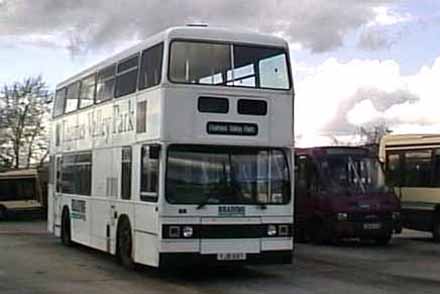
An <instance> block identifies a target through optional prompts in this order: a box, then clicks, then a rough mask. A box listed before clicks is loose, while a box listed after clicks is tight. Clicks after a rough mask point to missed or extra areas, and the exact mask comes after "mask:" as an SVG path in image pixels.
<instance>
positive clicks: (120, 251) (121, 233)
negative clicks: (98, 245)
mask: <svg viewBox="0 0 440 294" xmlns="http://www.w3.org/2000/svg"><path fill="white" fill-rule="evenodd" d="M116 254H117V258H118V261H119V262H120V263H121V264H122V266H124V267H125V268H126V269H129V270H133V269H134V268H135V263H134V261H133V239H132V235H131V226H130V222H129V220H128V219H127V218H122V219H121V221H120V223H119V225H118V232H117V248H116Z"/></svg>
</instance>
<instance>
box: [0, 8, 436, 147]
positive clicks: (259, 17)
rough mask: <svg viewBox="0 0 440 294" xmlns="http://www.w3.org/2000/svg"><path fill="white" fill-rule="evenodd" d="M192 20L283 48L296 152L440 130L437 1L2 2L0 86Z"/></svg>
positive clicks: (60, 72) (72, 68) (55, 77)
mask: <svg viewBox="0 0 440 294" xmlns="http://www.w3.org/2000/svg"><path fill="white" fill-rule="evenodd" d="M190 22H204V23H208V24H209V25H211V26H222V27H232V28H246V29H251V30H255V31H260V32H265V33H270V34H276V35H279V36H283V37H284V38H286V39H287V40H288V41H289V43H290V44H291V51H292V56H293V59H294V60H293V62H294V65H293V68H294V69H293V70H294V78H295V90H296V134H297V136H298V141H299V143H300V144H302V145H311V144H312V145H313V144H325V143H326V140H329V138H331V137H332V136H340V137H343V136H346V135H349V134H352V133H354V132H356V131H357V130H358V129H359V127H361V126H364V127H371V126H374V125H378V124H386V125H388V126H389V127H390V128H391V129H392V130H393V131H395V132H398V133H406V132H411V133H413V132H440V110H439V106H440V103H439V102H438V100H440V1H436V0H413V1H392V0H252V1H251V0H221V1H220V0H210V1H206V0H186V1H185V0H120V1H116V0H115V1H108V0H0V84H3V83H5V82H6V83H7V82H12V81H14V80H17V79H18V80H19V79H22V78H23V77H24V76H26V75H31V74H42V75H43V77H44V78H45V79H46V80H47V81H48V83H49V85H50V86H52V87H54V86H55V84H56V83H57V82H59V81H61V80H63V79H64V78H66V77H68V76H70V75H72V74H74V73H76V72H78V71H80V70H81V69H83V68H84V67H86V66H89V65H91V64H93V63H96V62H97V61H99V60H101V59H104V58H106V57H108V56H110V55H112V54H114V53H116V52H117V51H120V50H122V49H124V48H127V47H129V46H131V45H133V44H135V43H136V42H139V40H142V39H144V38H145V37H147V36H149V35H151V34H153V33H156V32H158V31H160V30H162V29H164V28H167V27H169V26H174V25H182V24H186V23H190Z"/></svg>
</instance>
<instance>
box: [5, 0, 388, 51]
mask: <svg viewBox="0 0 440 294" xmlns="http://www.w3.org/2000/svg"><path fill="white" fill-rule="evenodd" d="M394 2H396V0H363V1H353V0H339V1H328V0H295V1H291V0H253V1H249V0H210V1H206V0H191V1H180V0H167V1H162V0H149V1H145V0H131V1H111V3H110V2H109V1H108V0H94V1H84V0H82V1H67V0H66V1H59V0H38V1H35V0H4V1H2V2H0V5H1V7H0V19H1V25H0V36H1V35H3V36H11V35H19V36H24V37H26V36H27V35H29V34H42V35H47V34H52V33H54V32H55V33H57V32H65V33H66V35H65V36H64V40H65V41H67V42H69V45H68V48H70V49H71V50H72V51H73V52H77V51H80V52H81V51H85V50H89V49H97V48H101V47H108V46H115V45H117V44H118V43H119V42H121V41H124V40H126V39H129V40H131V39H132V38H133V36H136V37H139V38H141V39H144V38H145V37H147V36H149V35H151V34H153V33H156V32H158V31H160V30H162V29H164V28H167V27H169V26H173V25H184V24H185V23H188V22H193V21H200V22H206V23H209V24H210V25H212V26H228V27H233V28H247V29H251V30H258V31H261V32H267V33H272V34H279V35H282V36H284V37H286V38H288V39H289V40H290V41H291V43H296V44H300V45H296V47H297V48H307V49H310V50H312V51H313V52H323V51H328V50H331V49H334V48H336V47H339V46H341V45H342V44H343V41H344V37H345V36H346V35H347V34H349V33H351V32H353V31H354V30H356V29H358V28H360V27H362V26H364V25H366V24H368V23H370V22H372V21H374V20H375V18H377V15H378V13H377V11H376V12H375V10H374V8H375V7H379V6H386V5H389V4H390V3H394ZM386 15H387V14H386ZM300 46H302V47H300Z"/></svg>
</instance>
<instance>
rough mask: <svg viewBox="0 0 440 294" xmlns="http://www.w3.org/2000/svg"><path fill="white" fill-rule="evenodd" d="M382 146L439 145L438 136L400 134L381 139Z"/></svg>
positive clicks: (439, 139)
mask: <svg viewBox="0 0 440 294" xmlns="http://www.w3.org/2000/svg"><path fill="white" fill-rule="evenodd" d="M381 143H382V144H385V145H387V144H399V145H400V144H405V145H409V144H423V143H426V144H430V143H440V134H400V135H386V136H384V137H383V138H382V142H381Z"/></svg>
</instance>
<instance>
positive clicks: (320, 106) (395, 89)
mask: <svg viewBox="0 0 440 294" xmlns="http://www.w3.org/2000/svg"><path fill="white" fill-rule="evenodd" d="M301 67H302V68H306V69H307V73H309V74H308V75H307V74H305V77H304V78H302V79H301V80H297V81H296V93H297V95H296V117H295V118H296V133H297V135H298V136H300V138H301V137H304V138H305V137H309V138H310V137H312V136H315V137H318V136H320V135H326V136H337V135H339V136H340V135H343V134H349V133H354V132H356V129H357V128H358V127H359V126H368V125H372V124H373V125H374V124H375V123H379V122H381V123H382V122H384V123H386V124H387V125H389V126H390V127H391V128H392V129H394V130H396V131H399V132H402V131H403V132H404V131H405V128H404V126H411V130H413V129H417V130H418V131H420V130H423V129H425V130H426V131H433V130H437V132H440V128H439V126H440V115H439V113H440V112H439V109H440V94H439V93H440V83H439V77H440V57H439V58H437V60H436V61H435V62H434V64H433V65H431V66H424V67H423V68H421V70H420V71H419V72H417V73H416V74H414V75H411V76H404V75H402V74H401V73H400V67H399V64H398V63H397V62H396V61H394V60H385V61H379V60H352V61H350V62H347V63H341V62H339V61H338V60H336V59H334V58H330V59H328V60H327V61H325V62H324V63H322V64H321V65H319V66H317V67H315V68H314V69H312V68H309V67H307V66H305V65H304V64H303V65H302V66H301ZM303 74H304V72H303ZM409 131H410V130H409ZM320 140H321V139H320ZM300 141H301V140H300ZM307 141H310V140H307Z"/></svg>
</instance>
